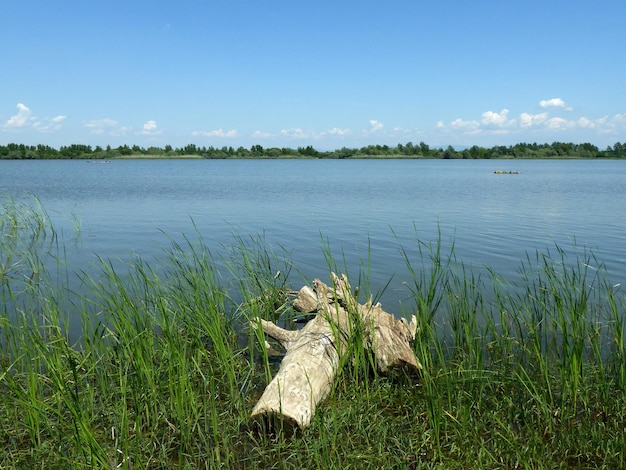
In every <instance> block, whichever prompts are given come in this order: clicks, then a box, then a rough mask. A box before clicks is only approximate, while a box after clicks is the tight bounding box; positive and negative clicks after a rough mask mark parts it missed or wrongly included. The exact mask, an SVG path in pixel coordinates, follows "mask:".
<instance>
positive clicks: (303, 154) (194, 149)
mask: <svg viewBox="0 0 626 470" xmlns="http://www.w3.org/2000/svg"><path fill="white" fill-rule="evenodd" d="M118 158H163V159H167V158H196V159H201V158H204V159H246V158H259V159H261V158H329V159H350V158H352V159H360V158H387V159H393V158H395V159H402V158H404V159H417V158H431V159H490V158H491V159H549V158H626V142H625V143H619V142H617V143H616V144H615V145H613V146H608V147H607V148H606V149H604V150H600V149H599V148H598V147H597V146H595V145H593V144H590V143H582V144H575V143H571V142H569V143H567V142H553V143H551V144H547V143H546V144H537V143H532V144H529V143H519V144H515V145H510V146H504V145H497V146H494V147H490V148H486V147H479V146H477V145H474V146H472V147H468V148H464V149H455V148H453V147H452V146H448V147H446V148H442V147H432V148H431V147H430V146H429V145H427V144H425V143H424V142H420V143H419V144H413V143H412V142H408V143H406V144H398V145H396V146H395V147H390V146H388V145H368V146H366V147H361V148H348V147H342V148H340V149H337V150H332V151H319V150H317V149H315V148H314V147H312V146H311V145H309V146H306V147H298V148H295V149H293V148H289V147H281V148H279V147H267V148H264V147H262V146H261V145H253V146H251V147H250V148H246V147H237V148H235V147H232V146H224V147H221V148H216V147H212V146H209V147H205V146H202V147H199V146H197V145H195V144H189V145H186V146H184V147H179V148H175V147H172V146H171V145H166V146H164V147H148V148H144V147H140V146H138V145H133V146H132V147H131V146H128V145H120V146H119V147H116V148H112V147H111V146H109V145H107V146H106V147H105V148H103V147H101V146H99V145H97V146H95V147H92V146H91V145H83V144H72V145H68V146H63V147H60V148H58V149H57V148H54V147H51V146H49V145H43V144H39V145H24V144H14V143H10V144H7V145H0V160H2V159H4V160H9V159H10V160H25V159H33V160H35V159H38V160H42V159H84V160H110V159H118Z"/></svg>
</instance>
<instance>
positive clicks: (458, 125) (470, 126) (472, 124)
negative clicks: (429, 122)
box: [437, 118, 480, 131]
mask: <svg viewBox="0 0 626 470" xmlns="http://www.w3.org/2000/svg"><path fill="white" fill-rule="evenodd" d="M439 124H442V125H441V126H439ZM437 127H443V123H442V122H441V121H439V123H438V124H437ZM450 127H453V128H455V129H465V130H469V131H471V130H475V129H478V128H479V127H480V123H479V122H478V121H464V120H463V119H460V118H457V119H455V120H454V121H452V122H451V123H450Z"/></svg>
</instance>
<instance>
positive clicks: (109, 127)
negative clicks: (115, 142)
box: [83, 118, 131, 136]
mask: <svg viewBox="0 0 626 470" xmlns="http://www.w3.org/2000/svg"><path fill="white" fill-rule="evenodd" d="M83 126H85V127H86V128H87V129H88V130H89V132H90V133H91V134H97V135H101V134H104V133H106V134H109V135H113V136H122V135H125V134H126V133H127V132H128V131H130V130H131V128H129V127H125V126H120V124H119V122H117V121H116V120H114V119H109V118H104V119H96V120H93V121H84V122H83Z"/></svg>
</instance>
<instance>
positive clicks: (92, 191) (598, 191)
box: [0, 160, 626, 312]
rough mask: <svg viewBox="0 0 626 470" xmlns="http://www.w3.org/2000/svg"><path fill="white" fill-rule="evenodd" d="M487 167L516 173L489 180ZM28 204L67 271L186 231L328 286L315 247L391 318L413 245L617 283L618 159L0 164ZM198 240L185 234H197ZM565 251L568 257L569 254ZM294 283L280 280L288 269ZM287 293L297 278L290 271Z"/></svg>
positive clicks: (2, 187) (480, 261)
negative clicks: (49, 231)
mask: <svg viewBox="0 0 626 470" xmlns="http://www.w3.org/2000/svg"><path fill="white" fill-rule="evenodd" d="M495 170H504V171H519V174H494V171H495ZM31 195H35V196H36V197H37V198H39V200H40V201H41V202H42V204H43V206H44V208H45V209H46V210H47V211H48V213H49V215H50V216H51V218H52V220H53V222H54V225H55V227H56V228H57V230H59V231H61V232H63V233H64V234H66V235H67V236H68V239H69V238H72V234H73V233H75V231H76V228H77V227H80V236H79V237H78V240H77V241H75V242H72V243H67V244H66V245H67V257H68V263H69V265H70V267H71V269H76V270H79V269H89V267H90V266H91V267H93V266H95V260H96V255H98V256H101V257H104V258H112V259H115V260H118V259H119V260H121V262H123V261H124V260H128V259H130V257H131V255H135V254H138V255H140V256H142V258H144V259H146V260H150V259H157V260H158V258H159V256H161V255H162V254H163V249H164V248H167V247H168V246H169V245H170V242H171V239H174V240H181V239H182V235H187V236H189V237H191V238H194V237H195V236H196V233H197V232H199V233H200V234H201V235H202V238H203V240H204V242H205V244H206V245H208V246H209V248H211V250H212V251H213V252H214V254H219V253H220V252H222V251H223V250H224V247H225V246H226V247H227V246H232V245H233V244H234V243H235V235H238V236H241V237H243V238H244V239H247V237H249V236H256V235H262V236H263V237H264V239H265V241H266V242H267V244H268V246H270V247H272V248H273V249H274V251H276V252H277V253H280V252H281V249H282V248H284V249H286V250H288V251H289V252H290V253H291V254H290V257H291V259H293V261H294V264H295V266H296V267H297V268H298V271H299V272H301V273H302V275H303V276H304V277H306V278H309V279H310V278H314V277H320V278H322V279H323V280H327V279H328V266H327V263H326V260H325V257H324V251H325V248H324V246H326V245H327V246H328V247H329V249H330V251H331V253H332V254H333V256H334V258H335V259H336V260H337V261H338V264H339V265H340V266H343V263H344V260H345V264H346V266H347V268H348V271H349V272H350V273H354V275H356V273H357V271H358V268H359V266H360V265H361V264H362V262H365V260H367V259H368V257H369V260H370V261H369V273H370V274H369V279H370V284H371V287H372V290H373V291H374V292H376V290H377V289H382V288H383V287H384V286H385V285H386V284H387V283H388V282H389V281H390V280H391V282H389V286H388V288H387V290H386V291H385V292H384V295H383V296H382V298H381V301H382V302H383V306H384V307H385V309H386V310H388V311H390V312H398V311H399V310H400V308H399V307H400V306H399V305H398V303H399V302H401V301H402V299H403V298H405V297H406V296H407V291H406V289H405V287H404V286H403V284H402V283H403V281H406V280H408V273H407V270H406V267H405V263H404V261H403V258H402V255H401V248H404V249H406V250H407V252H408V253H409V254H410V256H411V257H413V256H415V258H413V259H414V260H415V264H414V265H413V267H414V268H418V267H419V265H418V258H417V250H416V248H417V241H418V240H420V241H422V242H425V243H430V242H435V241H436V240H437V238H438V235H439V234H440V236H441V240H442V246H443V248H444V253H445V250H446V249H449V247H450V246H451V245H452V243H454V252H455V254H456V257H457V259H459V260H460V261H462V262H463V263H465V264H466V265H468V266H472V267H474V268H476V269H478V270H481V269H482V267H483V266H488V267H490V268H492V269H493V270H495V271H496V272H497V273H499V274H500V275H501V276H503V277H505V278H507V279H513V278H515V276H516V272H517V271H518V269H519V268H520V266H521V262H522V260H523V259H524V258H525V256H526V254H527V253H530V254H531V255H532V254H534V253H535V250H541V251H544V250H547V249H550V250H554V247H555V244H556V245H558V246H559V247H561V248H563V249H565V250H566V251H568V252H572V251H576V250H578V251H579V252H582V250H584V249H591V250H592V251H593V252H594V253H595V255H596V256H597V258H598V260H599V261H600V262H603V263H605V265H606V268H607V270H608V274H609V278H610V280H611V282H612V283H613V284H622V285H624V283H625V282H626V237H625V236H626V210H625V205H626V204H625V203H624V196H625V195H626V161H617V160H606V161H605V160H602V161H589V160H521V161H513V160H478V161H466V160H112V161H110V162H109V163H92V162H86V161H71V160H53V161H0V196H10V197H12V198H13V199H15V200H21V199H28V198H30V197H31ZM196 231H197V232H196ZM575 247H578V248H575ZM292 274H293V273H292ZM292 284H293V287H294V288H299V287H300V286H301V285H302V279H301V278H300V276H299V275H297V274H296V275H295V277H294V279H293V282H292Z"/></svg>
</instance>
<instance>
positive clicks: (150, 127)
mask: <svg viewBox="0 0 626 470" xmlns="http://www.w3.org/2000/svg"><path fill="white" fill-rule="evenodd" d="M162 132H163V131H162V130H161V129H159V126H157V123H156V121H148V122H146V123H145V124H144V125H143V129H142V130H141V132H140V134H142V135H159V134H161V133H162Z"/></svg>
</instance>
